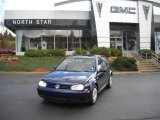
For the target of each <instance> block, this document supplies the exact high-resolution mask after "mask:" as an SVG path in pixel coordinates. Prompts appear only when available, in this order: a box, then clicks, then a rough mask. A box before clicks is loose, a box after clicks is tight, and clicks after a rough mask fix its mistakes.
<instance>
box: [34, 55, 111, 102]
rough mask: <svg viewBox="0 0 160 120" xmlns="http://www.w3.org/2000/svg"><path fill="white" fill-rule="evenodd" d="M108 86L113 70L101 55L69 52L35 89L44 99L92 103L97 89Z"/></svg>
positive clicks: (100, 89)
mask: <svg viewBox="0 0 160 120" xmlns="http://www.w3.org/2000/svg"><path fill="white" fill-rule="evenodd" d="M111 86H112V71H111V69H110V65H109V63H108V62H107V61H106V59H105V58H104V57H102V56H100V55H93V56H71V57H68V58H66V59H65V60H64V61H63V62H62V63H61V64H60V65H59V66H58V67H57V68H56V70H55V71H54V72H51V73H49V74H47V75H45V76H44V77H43V78H42V79H41V80H40V81H39V86H38V88H37V91H38V94H39V96H40V97H42V98H44V99H45V100H52V101H56V102H67V103H68V102H69V103H70V102H71V103H73V102H76V103H77V102H78V103H79V102H80V103H89V104H95V102H96V100H97V95H98V93H99V92H100V91H102V90H103V89H104V88H111Z"/></svg>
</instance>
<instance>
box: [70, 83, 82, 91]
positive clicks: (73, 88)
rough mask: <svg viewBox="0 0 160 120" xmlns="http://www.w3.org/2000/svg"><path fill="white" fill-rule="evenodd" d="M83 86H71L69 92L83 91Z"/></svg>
mask: <svg viewBox="0 0 160 120" xmlns="http://www.w3.org/2000/svg"><path fill="white" fill-rule="evenodd" d="M83 89H84V86H83V85H82V84H78V85H72V86H71V90H83Z"/></svg>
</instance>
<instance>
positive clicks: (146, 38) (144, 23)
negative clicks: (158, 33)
mask: <svg viewBox="0 0 160 120" xmlns="http://www.w3.org/2000/svg"><path fill="white" fill-rule="evenodd" d="M143 5H146V6H149V12H148V19H147V20H146V18H145V13H144V9H143ZM138 6H139V27H140V49H151V23H152V8H153V6H152V4H151V3H149V2H143V1H138Z"/></svg>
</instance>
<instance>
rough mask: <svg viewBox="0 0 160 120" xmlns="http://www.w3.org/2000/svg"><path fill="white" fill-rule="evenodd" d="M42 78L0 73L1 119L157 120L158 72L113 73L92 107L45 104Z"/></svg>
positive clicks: (159, 105) (159, 113)
mask: <svg viewBox="0 0 160 120" xmlns="http://www.w3.org/2000/svg"><path fill="white" fill-rule="evenodd" d="M43 75H44V74H9V73H8V74H4V73H0V120H160V73H135V74H116V75H114V76H113V87H112V88H111V89H110V90H107V89H105V90H103V91H102V92H101V93H100V94H99V96H98V100H97V102H96V104H95V105H93V106H91V105H86V104H57V103H46V102H44V101H43V99H41V98H40V97H39V96H38V94H37V91H36V88H37V85H38V81H39V80H40V78H41V77H42V76H43Z"/></svg>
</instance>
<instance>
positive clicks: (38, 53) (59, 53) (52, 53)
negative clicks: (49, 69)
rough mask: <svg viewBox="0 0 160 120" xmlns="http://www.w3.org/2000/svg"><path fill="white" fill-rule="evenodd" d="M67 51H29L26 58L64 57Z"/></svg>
mask: <svg viewBox="0 0 160 120" xmlns="http://www.w3.org/2000/svg"><path fill="white" fill-rule="evenodd" d="M64 55H65V51H64V50H61V49H46V50H31V49H30V50H27V51H26V52H25V56H27V57H50V56H64Z"/></svg>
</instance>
